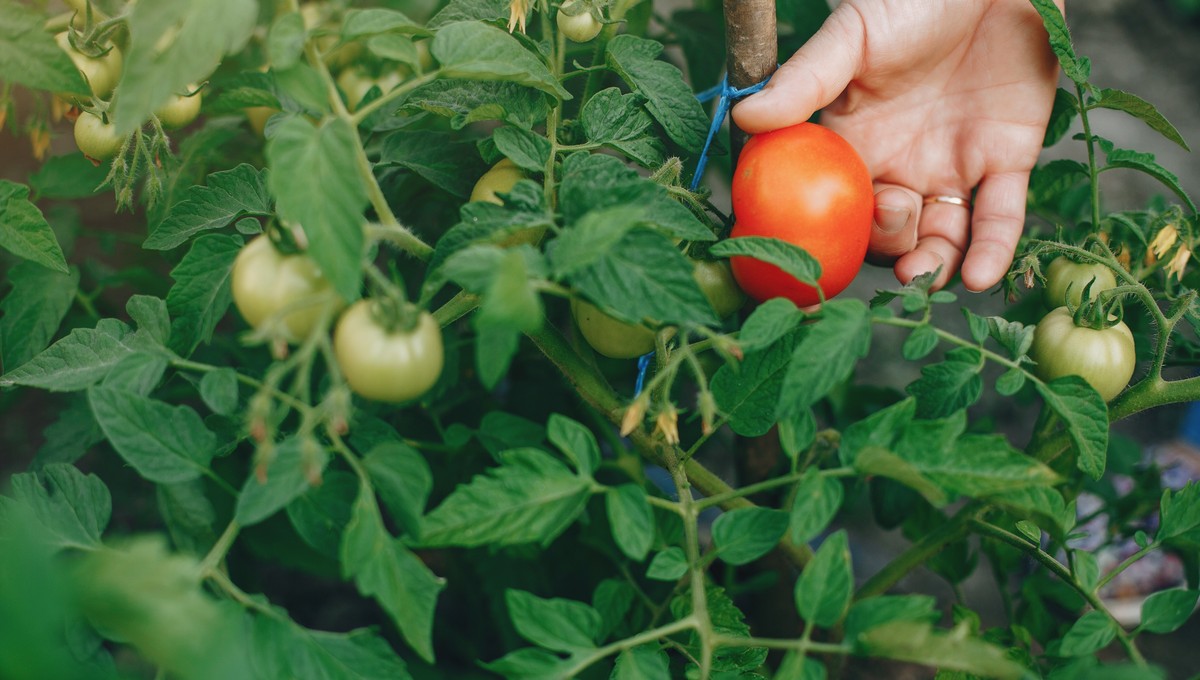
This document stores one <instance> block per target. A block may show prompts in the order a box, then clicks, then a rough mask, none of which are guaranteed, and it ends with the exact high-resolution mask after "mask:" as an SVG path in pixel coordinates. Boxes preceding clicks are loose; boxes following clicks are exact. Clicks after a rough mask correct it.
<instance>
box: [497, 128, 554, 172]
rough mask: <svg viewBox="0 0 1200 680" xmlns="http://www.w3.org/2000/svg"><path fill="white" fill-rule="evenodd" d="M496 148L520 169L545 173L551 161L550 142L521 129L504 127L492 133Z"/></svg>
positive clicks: (534, 133)
mask: <svg viewBox="0 0 1200 680" xmlns="http://www.w3.org/2000/svg"><path fill="white" fill-rule="evenodd" d="M492 140H493V141H495V142H496V148H497V149H498V150H499V151H500V153H502V154H504V155H505V157H507V158H508V159H509V160H511V161H512V162H513V163H516V164H517V166H518V167H520V168H522V169H525V170H528V171H530V172H545V170H546V162H547V161H548V160H549V159H550V140H548V139H546V138H545V137H543V136H541V135H539V134H537V133H536V132H533V131H530V130H526V129H525V128H521V127H512V126H509V127H502V128H500V129H498V130H496V131H495V132H493V133H492Z"/></svg>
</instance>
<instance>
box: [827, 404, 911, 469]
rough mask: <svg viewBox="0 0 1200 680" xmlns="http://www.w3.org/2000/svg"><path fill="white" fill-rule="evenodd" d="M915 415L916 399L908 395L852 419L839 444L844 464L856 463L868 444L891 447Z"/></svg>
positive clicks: (876, 446)
mask: <svg viewBox="0 0 1200 680" xmlns="http://www.w3.org/2000/svg"><path fill="white" fill-rule="evenodd" d="M916 417H917V402H916V400H914V399H911V398H909V399H905V400H904V401H900V402H897V403H895V404H892V405H891V406H888V407H887V408H883V409H880V410H878V411H876V412H875V413H872V414H871V415H869V416H867V417H866V418H864V419H862V420H860V421H858V422H856V423H852V424H851V425H849V426H848V427H847V428H846V430H845V432H843V433H842V440H841V442H840V444H839V450H838V456H839V458H840V459H841V461H842V464H843V465H851V466H857V462H856V461H857V460H858V457H859V455H860V454H861V453H862V452H863V451H864V450H866V449H868V448H876V449H890V448H891V447H892V446H893V445H894V444H895V443H896V440H898V439H899V438H900V435H902V434H904V430H905V428H907V427H908V424H909V423H910V422H912V421H913V419H915V418H916Z"/></svg>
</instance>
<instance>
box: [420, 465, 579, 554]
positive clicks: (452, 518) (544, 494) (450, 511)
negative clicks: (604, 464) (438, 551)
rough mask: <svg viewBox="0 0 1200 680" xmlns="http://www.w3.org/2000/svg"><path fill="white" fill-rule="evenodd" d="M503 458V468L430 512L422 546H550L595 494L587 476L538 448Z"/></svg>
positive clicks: (480, 477)
mask: <svg viewBox="0 0 1200 680" xmlns="http://www.w3.org/2000/svg"><path fill="white" fill-rule="evenodd" d="M498 457H499V459H500V462H501V465H500V466H499V467H494V468H491V469H490V470H488V472H487V473H486V474H481V475H477V476H476V477H475V478H474V479H472V480H471V482H470V483H469V484H466V485H463V486H459V487H458V488H457V489H455V490H454V492H452V493H451V494H450V496H448V497H447V498H446V500H444V501H442V504H441V505H439V506H438V507H436V508H434V509H433V511H432V512H430V513H429V514H428V515H426V517H425V520H424V521H423V523H422V527H421V536H420V545H422V546H424V547H431V548H432V547H440V546H451V545H457V546H464V547H473V546H480V545H488V544H496V545H519V544H522V543H541V544H543V545H545V544H547V543H549V542H550V541H552V540H554V538H555V537H557V536H558V535H559V534H560V533H562V531H563V530H565V529H566V528H567V527H568V526H569V525H570V524H571V523H572V522H574V521H575V518H576V517H578V516H579V513H581V512H583V508H584V505H585V504H586V503H587V499H588V498H589V497H590V495H591V483H590V482H589V481H588V480H587V479H586V478H583V477H579V476H578V475H575V474H573V473H572V472H571V471H570V470H568V469H567V467H566V466H565V465H563V464H562V463H560V462H559V461H557V460H555V459H554V458H551V457H550V456H549V455H548V454H546V453H545V452H543V451H540V450H538V449H532V448H526V449H513V450H511V451H505V452H503V453H501V454H499V456H498Z"/></svg>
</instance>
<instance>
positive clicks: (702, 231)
mask: <svg viewBox="0 0 1200 680" xmlns="http://www.w3.org/2000/svg"><path fill="white" fill-rule="evenodd" d="M558 198H559V209H560V210H561V211H562V216H563V221H564V222H565V223H566V224H567V225H569V226H571V227H581V226H582V225H581V224H579V222H580V221H581V220H583V219H584V217H585V216H586V215H588V213H591V212H594V211H600V210H604V209H606V208H623V209H624V210H625V211H626V213H636V214H637V215H638V217H637V218H632V217H630V218H627V219H639V220H640V221H641V222H643V223H644V224H645V225H646V226H648V227H650V228H652V229H655V230H657V231H660V232H662V233H663V234H664V235H666V236H669V237H671V238H673V239H682V240H686V241H714V240H716V236H715V235H714V234H713V232H712V230H711V229H710V228H709V227H708V226H707V225H706V224H704V223H703V222H701V221H700V220H699V219H698V218H697V217H696V216H695V215H693V214H692V212H691V211H690V210H688V209H687V208H685V207H684V206H683V205H682V204H681V203H680V202H679V201H676V200H675V199H673V198H671V196H670V195H669V194H668V193H667V188H666V187H665V186H663V185H661V184H659V183H658V182H654V181H651V180H649V179H647V178H645V177H642V176H641V175H639V174H638V172H637V171H636V170H634V169H633V168H630V167H628V166H627V165H625V164H624V163H622V162H621V161H620V160H619V159H617V158H613V157H612V156H611V155H608V154H589V153H574V154H571V155H570V156H568V157H567V159H566V160H565V161H563V169H562V182H561V183H560V184H559V192H558Z"/></svg>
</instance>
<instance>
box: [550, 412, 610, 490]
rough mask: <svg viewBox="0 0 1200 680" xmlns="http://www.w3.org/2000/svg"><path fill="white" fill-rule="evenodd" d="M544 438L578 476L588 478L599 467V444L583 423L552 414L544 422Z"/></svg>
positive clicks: (558, 414) (559, 414)
mask: <svg viewBox="0 0 1200 680" xmlns="http://www.w3.org/2000/svg"><path fill="white" fill-rule="evenodd" d="M546 436H547V438H548V439H549V440H550V443H551V444H553V445H554V446H556V447H557V448H558V450H559V451H562V452H563V454H565V455H566V456H567V458H568V459H569V460H570V461H571V462H572V463H573V464H574V465H575V469H576V470H578V471H579V474H581V475H589V476H590V475H591V474H592V473H594V472H595V471H596V469H597V468H598V467H599V466H600V444H599V442H597V441H596V435H594V434H592V431H591V430H589V429H587V427H585V426H584V425H583V423H580V422H579V421H577V420H572V419H571V418H568V417H567V416H564V415H562V414H561V413H552V414H550V419H549V420H548V421H547V422H546Z"/></svg>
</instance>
